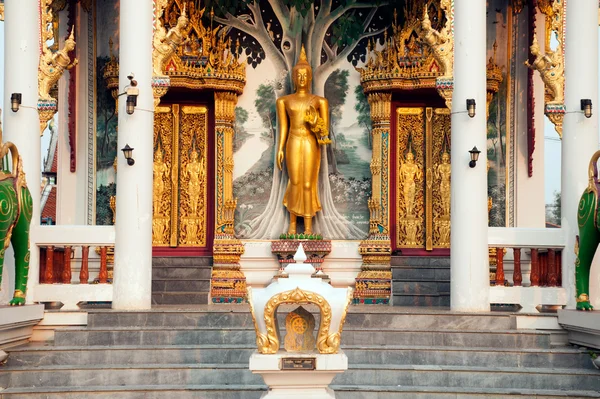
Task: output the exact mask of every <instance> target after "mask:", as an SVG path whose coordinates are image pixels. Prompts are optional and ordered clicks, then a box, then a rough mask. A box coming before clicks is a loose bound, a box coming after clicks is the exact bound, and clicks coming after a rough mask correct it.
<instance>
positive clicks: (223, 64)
mask: <svg viewBox="0 0 600 399" xmlns="http://www.w3.org/2000/svg"><path fill="white" fill-rule="evenodd" d="M204 13H205V8H201V7H200V6H199V5H198V2H197V1H192V0H161V1H159V2H157V5H156V12H155V18H156V20H155V38H154V41H155V44H156V39H157V38H156V35H162V36H163V39H164V41H163V43H164V44H167V42H169V43H171V42H172V43H175V44H176V46H175V47H176V48H175V49H174V51H173V52H172V53H171V54H168V56H167V57H165V59H164V60H162V61H164V62H161V68H162V74H163V75H164V76H165V77H168V78H169V79H170V85H169V87H171V88H173V87H178V88H186V89H194V90H218V91H231V92H234V93H236V94H238V95H239V94H241V93H242V92H243V89H244V86H245V84H246V62H245V61H242V60H241V57H240V55H241V54H242V52H241V49H240V46H239V41H236V42H235V43H233V42H232V40H231V37H229V36H228V33H229V28H228V27H223V26H221V25H217V26H213V23H212V19H213V15H214V13H213V12H211V14H210V16H211V22H210V24H207V25H205V24H204V23H203V22H202V17H203V15H204ZM184 19H185V21H184ZM183 22H186V23H183ZM178 23H179V24H178ZM184 26H185V27H184ZM179 35H181V37H182V38H183V40H181V43H179V39H180V36H179ZM169 38H172V39H173V40H170V39H169ZM177 43H179V44H177ZM111 48H112V46H111ZM110 57H111V59H110V61H109V62H108V64H107V65H106V68H105V71H104V79H105V81H106V84H107V87H108V88H109V89H110V90H111V91H112V92H113V96H116V95H117V94H118V93H117V92H118V83H119V79H118V77H119V64H118V59H117V58H116V57H115V56H114V55H113V54H112V50H111V55H110ZM154 75H156V74H154ZM155 77H156V76H155Z"/></svg>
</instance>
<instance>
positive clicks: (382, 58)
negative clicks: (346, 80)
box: [357, 0, 452, 93]
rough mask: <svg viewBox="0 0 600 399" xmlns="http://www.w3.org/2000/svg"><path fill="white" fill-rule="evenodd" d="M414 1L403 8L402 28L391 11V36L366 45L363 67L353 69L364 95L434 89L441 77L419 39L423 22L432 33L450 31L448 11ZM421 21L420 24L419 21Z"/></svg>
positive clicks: (429, 50)
mask: <svg viewBox="0 0 600 399" xmlns="http://www.w3.org/2000/svg"><path fill="white" fill-rule="evenodd" d="M429 3H430V1H428V0H416V1H415V2H413V4H412V5H407V6H406V7H405V8H404V11H403V12H404V18H403V19H402V21H403V22H402V25H400V24H399V23H398V12H397V10H394V22H393V23H392V27H391V28H392V29H391V32H390V33H391V34H389V35H388V32H386V33H385V35H384V40H383V44H382V45H378V43H377V41H376V40H371V41H369V42H368V44H367V56H366V60H367V61H366V63H365V66H364V67H362V68H357V70H358V71H359V72H360V80H361V84H362V86H363V88H364V90H365V93H369V92H375V91H382V90H383V91H387V90H393V89H396V90H411V89H420V88H435V87H436V79H437V78H438V77H442V76H443V75H444V71H443V65H441V63H440V62H439V60H437V59H436V57H435V54H434V51H433V50H432V47H431V46H430V45H428V44H427V43H426V41H425V40H424V39H423V35H424V34H425V33H426V32H424V29H423V27H422V24H423V21H425V20H427V21H429V22H430V25H431V29H433V30H435V31H436V32H438V33H439V32H443V31H444V30H445V29H447V32H448V33H447V34H448V35H449V36H451V35H452V33H451V31H450V25H451V24H450V17H451V16H450V15H449V11H450V10H449V9H448V10H446V9H444V6H445V2H443V1H442V3H444V4H440V2H436V1H434V2H432V3H431V4H429ZM422 18H423V21H422V20H421V19H422Z"/></svg>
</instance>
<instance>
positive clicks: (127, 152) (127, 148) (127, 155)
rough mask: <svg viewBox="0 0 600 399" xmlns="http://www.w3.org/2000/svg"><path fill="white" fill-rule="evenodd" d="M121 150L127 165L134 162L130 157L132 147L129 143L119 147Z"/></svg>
mask: <svg viewBox="0 0 600 399" xmlns="http://www.w3.org/2000/svg"><path fill="white" fill-rule="evenodd" d="M121 151H123V155H125V159H126V160H127V165H129V166H131V165H133V164H134V163H135V160H134V159H133V158H132V156H131V153H132V152H133V148H131V147H130V146H129V144H125V147H123V148H121Z"/></svg>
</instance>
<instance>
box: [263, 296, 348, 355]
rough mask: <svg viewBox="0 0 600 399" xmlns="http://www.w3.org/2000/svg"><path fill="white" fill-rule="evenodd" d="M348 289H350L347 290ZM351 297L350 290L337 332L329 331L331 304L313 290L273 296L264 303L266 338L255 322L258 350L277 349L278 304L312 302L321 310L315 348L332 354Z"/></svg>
mask: <svg viewBox="0 0 600 399" xmlns="http://www.w3.org/2000/svg"><path fill="white" fill-rule="evenodd" d="M349 291H350V290H349ZM351 299H352V297H351V291H350V294H349V295H348V297H347V300H346V306H345V308H344V311H343V313H342V318H341V322H340V326H339V329H338V331H337V332H335V333H330V330H331V318H332V313H331V306H330V305H329V303H328V302H327V301H326V300H325V298H324V297H323V296H321V295H319V294H317V293H315V292H310V291H304V290H302V289H300V288H296V289H294V290H290V291H286V292H282V293H280V294H277V295H275V296H273V297H272V298H271V299H269V301H268V302H267V304H266V305H265V313H264V317H265V325H266V328H267V335H266V340H265V338H264V334H261V333H260V331H259V330H258V326H257V325H256V322H255V328H256V333H257V345H258V352H260V353H264V354H274V353H277V351H278V350H279V336H278V333H277V317H276V315H275V313H276V310H277V308H278V307H279V305H281V304H284V303H287V304H314V305H316V306H318V307H319V310H320V311H321V322H320V325H319V332H318V333H317V350H318V351H319V353H325V354H332V353H337V352H338V350H339V346H340V339H341V334H342V327H343V326H344V324H343V323H344V321H345V320H346V313H347V311H348V305H349V304H350V301H351ZM252 314H253V317H254V311H252Z"/></svg>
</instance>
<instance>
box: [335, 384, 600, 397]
mask: <svg viewBox="0 0 600 399" xmlns="http://www.w3.org/2000/svg"><path fill="white" fill-rule="evenodd" d="M331 388H332V389H334V390H335V392H336V397H337V398H340V399H342V398H343V399H401V398H406V399H456V398H461V399H462V398H465V399H506V398H525V399H531V398H536V399H556V398H569V399H584V398H600V392H591V391H580V390H560V391H557V390H554V389H553V390H547V389H525V388H520V389H515V388H504V389H503V388H461V387H459V388H454V387H421V386H360V387H359V386H351V385H331Z"/></svg>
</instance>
